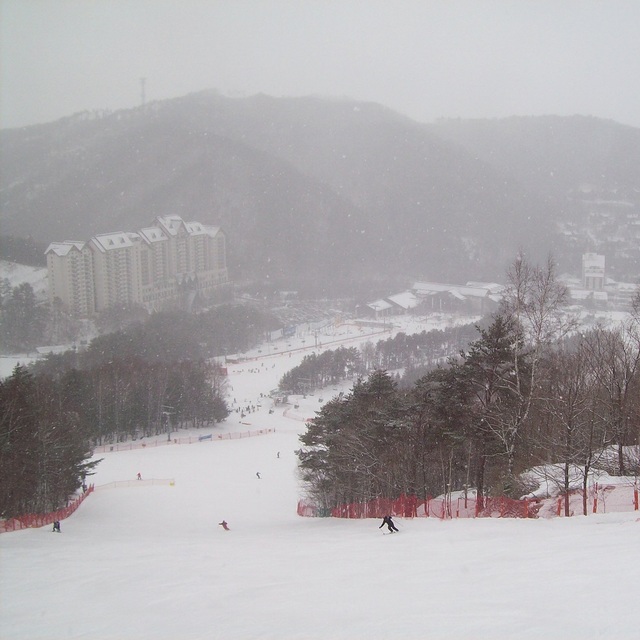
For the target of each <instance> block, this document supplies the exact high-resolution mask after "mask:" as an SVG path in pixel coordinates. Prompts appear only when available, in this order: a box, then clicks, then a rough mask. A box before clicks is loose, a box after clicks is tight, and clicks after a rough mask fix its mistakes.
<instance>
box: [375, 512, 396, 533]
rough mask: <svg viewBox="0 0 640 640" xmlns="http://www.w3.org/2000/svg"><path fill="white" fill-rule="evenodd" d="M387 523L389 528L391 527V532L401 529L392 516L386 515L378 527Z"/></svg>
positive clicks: (380, 527)
mask: <svg viewBox="0 0 640 640" xmlns="http://www.w3.org/2000/svg"><path fill="white" fill-rule="evenodd" d="M385 524H386V525H387V528H388V529H389V533H394V532H396V531H399V529H398V528H397V527H396V525H395V524H394V523H393V520H392V519H391V516H385V517H384V518H383V519H382V524H381V525H380V526H379V527H378V529H382V527H384V525H385Z"/></svg>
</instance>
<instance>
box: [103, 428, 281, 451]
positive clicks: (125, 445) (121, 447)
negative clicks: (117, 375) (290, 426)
mask: <svg viewBox="0 0 640 640" xmlns="http://www.w3.org/2000/svg"><path fill="white" fill-rule="evenodd" d="M274 432H275V429H257V430H256V431H237V432H235V433H219V434H216V435H214V434H212V433H208V434H206V435H202V436H183V437H181V438H171V439H169V438H157V439H155V440H146V441H144V442H118V443H116V444H104V445H100V446H97V447H95V449H94V450H93V452H94V453H109V452H111V451H132V450H133V449H147V448H149V449H150V448H154V447H163V446H165V445H168V444H195V443H197V442H217V441H218V440H240V439H241V438H253V437H254V436H263V435H266V434H267V433H274Z"/></svg>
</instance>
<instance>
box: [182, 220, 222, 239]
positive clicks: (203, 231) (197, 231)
mask: <svg viewBox="0 0 640 640" xmlns="http://www.w3.org/2000/svg"><path fill="white" fill-rule="evenodd" d="M185 226H186V228H187V231H188V232H189V235H192V236H199V235H209V236H211V237H212V238H214V237H215V236H216V235H217V233H218V231H220V227H213V226H211V225H207V224H202V222H187V223H185Z"/></svg>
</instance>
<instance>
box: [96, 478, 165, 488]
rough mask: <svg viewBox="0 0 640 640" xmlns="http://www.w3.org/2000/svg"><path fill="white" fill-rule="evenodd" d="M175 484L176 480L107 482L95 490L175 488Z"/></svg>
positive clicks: (155, 479)
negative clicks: (152, 487)
mask: <svg viewBox="0 0 640 640" xmlns="http://www.w3.org/2000/svg"><path fill="white" fill-rule="evenodd" d="M175 484H176V481H175V478H150V479H149V480H115V481H114V482H107V484H99V485H98V486H97V487H96V489H95V490H96V491H102V490H103V489H121V488H123V487H151V486H156V485H157V486H161V485H164V486H170V487H173V486H174V485H175Z"/></svg>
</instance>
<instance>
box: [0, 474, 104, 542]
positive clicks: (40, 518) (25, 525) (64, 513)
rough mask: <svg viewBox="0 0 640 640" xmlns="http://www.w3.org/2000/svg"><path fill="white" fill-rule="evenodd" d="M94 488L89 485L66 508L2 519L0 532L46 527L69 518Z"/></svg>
mask: <svg viewBox="0 0 640 640" xmlns="http://www.w3.org/2000/svg"><path fill="white" fill-rule="evenodd" d="M93 490H94V486H93V485H89V486H88V487H87V490H86V491H85V492H83V493H82V494H80V495H79V496H77V497H76V498H75V499H74V500H73V501H72V502H70V503H69V504H68V505H67V506H66V507H64V509H58V510H57V511H53V512H51V513H29V514H26V515H24V516H19V517H17V518H10V519H9V520H0V533H5V532H7V531H17V530H19V529H29V528H33V527H44V526H46V525H48V524H51V523H53V522H55V521H56V520H64V519H65V518H68V517H69V516H70V515H71V514H72V513H73V512H74V511H75V510H76V509H77V508H78V507H79V506H80V505H81V504H82V503H83V501H84V499H85V498H86V497H87V496H88V495H89V494H90V493H92V492H93Z"/></svg>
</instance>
